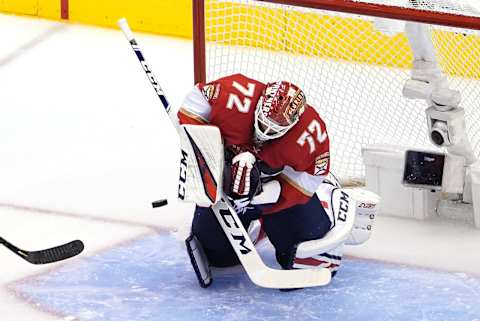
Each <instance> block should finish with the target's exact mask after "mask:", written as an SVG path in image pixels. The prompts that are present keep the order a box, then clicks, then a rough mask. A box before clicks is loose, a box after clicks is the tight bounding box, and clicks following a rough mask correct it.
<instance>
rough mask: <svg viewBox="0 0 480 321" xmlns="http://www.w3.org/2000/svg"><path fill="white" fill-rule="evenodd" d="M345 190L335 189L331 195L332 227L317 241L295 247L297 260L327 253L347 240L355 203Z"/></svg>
mask: <svg viewBox="0 0 480 321" xmlns="http://www.w3.org/2000/svg"><path fill="white" fill-rule="evenodd" d="M349 193H350V192H349V191H348V190H346V189H341V188H337V189H335V190H333V193H332V202H331V207H332V212H333V217H334V223H333V224H334V226H333V227H332V229H331V230H330V231H329V232H328V233H327V234H326V235H325V236H324V237H323V238H322V239H319V240H313V241H306V242H302V243H300V244H299V245H298V247H297V253H296V257H297V258H308V257H312V256H315V255H318V254H319V253H324V252H328V251H330V250H333V249H335V248H337V247H338V246H340V245H342V244H343V243H344V242H345V241H346V240H347V238H348V236H349V234H350V232H351V231H352V228H353V225H354V223H355V210H356V201H355V200H354V199H353V198H352V197H351V196H350V195H349Z"/></svg>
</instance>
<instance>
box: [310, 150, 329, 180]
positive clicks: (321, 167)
mask: <svg viewBox="0 0 480 321" xmlns="http://www.w3.org/2000/svg"><path fill="white" fill-rule="evenodd" d="M329 161H330V153H329V152H326V153H323V154H322V155H320V156H318V157H317V158H316V159H315V172H314V175H316V176H321V175H325V174H326V172H327V169H328V162H329Z"/></svg>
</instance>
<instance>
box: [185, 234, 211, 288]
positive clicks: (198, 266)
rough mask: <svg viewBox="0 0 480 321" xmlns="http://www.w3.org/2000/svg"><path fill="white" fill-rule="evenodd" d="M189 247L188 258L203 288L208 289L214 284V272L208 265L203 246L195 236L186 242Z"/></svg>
mask: <svg viewBox="0 0 480 321" xmlns="http://www.w3.org/2000/svg"><path fill="white" fill-rule="evenodd" d="M185 245H186V246H187V252H188V256H189V257H190V262H191V263H192V267H193V270H194V271H195V274H196V275H197V279H198V282H199V283H200V286H201V287H202V288H207V287H209V286H210V285H211V284H212V281H213V279H212V272H211V270H210V264H209V263H208V259H207V256H206V255H205V252H204V251H203V247H202V244H201V243H200V241H198V239H197V238H196V237H195V235H193V234H190V236H189V237H188V238H187V239H186V240H185Z"/></svg>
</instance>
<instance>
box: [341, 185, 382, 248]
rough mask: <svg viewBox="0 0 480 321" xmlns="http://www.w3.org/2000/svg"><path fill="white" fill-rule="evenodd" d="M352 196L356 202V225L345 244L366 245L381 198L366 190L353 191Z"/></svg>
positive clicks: (351, 191)
mask: <svg viewBox="0 0 480 321" xmlns="http://www.w3.org/2000/svg"><path fill="white" fill-rule="evenodd" d="M350 195H351V196H352V198H353V199H355V201H356V209H355V223H354V225H353V229H352V231H351V232H350V235H349V236H348V239H347V241H346V242H345V244H346V245H359V244H363V243H365V242H366V241H367V240H368V239H369V238H370V236H371V234H372V228H373V223H374V222H375V217H376V215H377V211H378V204H379V202H380V197H379V196H378V195H377V194H375V193H373V192H370V191H367V190H364V189H352V190H350Z"/></svg>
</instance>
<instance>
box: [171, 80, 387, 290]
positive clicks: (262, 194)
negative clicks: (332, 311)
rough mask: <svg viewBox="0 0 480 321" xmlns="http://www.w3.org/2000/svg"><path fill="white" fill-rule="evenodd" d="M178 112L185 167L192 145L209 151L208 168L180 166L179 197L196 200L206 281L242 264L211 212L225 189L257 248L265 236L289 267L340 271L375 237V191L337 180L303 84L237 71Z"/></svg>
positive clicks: (205, 87) (197, 92) (196, 245)
mask: <svg viewBox="0 0 480 321" xmlns="http://www.w3.org/2000/svg"><path fill="white" fill-rule="evenodd" d="M177 116H178V119H179V122H180V124H181V126H180V128H181V129H182V128H183V131H181V135H180V136H181V145H182V154H183V156H182V164H183V165H185V166H186V162H187V156H186V155H187V154H188V152H186V151H187V150H189V151H195V150H209V151H210V152H209V155H210V156H208V157H207V159H198V157H197V159H196V160H195V162H196V163H195V164H196V167H199V168H200V167H203V170H202V171H193V172H192V170H187V169H186V168H184V169H183V170H181V175H180V181H181V184H180V187H179V197H180V198H182V199H185V200H190V201H194V202H195V203H196V207H195V212H194V215H193V221H192V225H191V235H190V237H189V238H188V239H187V240H186V244H187V249H188V251H189V254H190V258H191V260H192V265H193V267H194V269H195V272H196V274H197V277H198V280H199V282H200V285H201V286H202V287H207V286H209V285H210V284H211V282H212V277H211V272H210V267H211V266H214V267H229V266H234V265H237V264H239V263H240V261H239V258H238V255H237V254H236V253H235V251H234V250H233V248H232V245H231V243H230V242H229V240H228V239H227V236H226V235H225V232H224V230H222V227H221V226H220V223H219V220H218V218H217V217H216V216H215V215H214V213H213V210H212V205H213V204H215V203H216V202H218V201H219V200H220V196H219V195H220V194H222V195H226V197H227V198H228V200H229V202H230V204H232V206H233V208H234V210H235V212H236V214H238V217H239V219H240V221H241V223H242V224H243V227H244V228H245V229H246V230H247V231H248V233H249V235H250V238H251V240H252V241H253V243H254V244H258V243H259V242H260V241H261V240H263V239H267V238H268V240H269V241H270V242H271V244H272V245H273V247H274V249H275V257H276V260H277V261H278V264H279V265H280V266H281V268H282V269H284V270H291V269H328V270H329V272H330V273H331V276H332V277H333V276H334V275H335V274H336V273H337V271H338V270H339V268H340V266H341V263H342V253H343V247H344V246H345V245H356V244H361V243H363V242H365V241H367V240H368V239H369V237H370V233H371V227H372V225H373V221H374V218H375V214H376V205H377V203H378V201H379V200H378V196H376V195H375V194H373V193H370V192H368V191H365V190H353V189H352V190H349V189H343V188H342V187H341V186H340V184H339V182H338V181H337V179H336V178H335V177H334V175H333V174H332V173H331V172H330V146H329V137H328V134H327V128H326V124H325V123H324V121H323V120H322V118H321V117H320V115H319V114H318V112H317V111H316V110H315V108H314V107H313V106H311V105H309V104H308V103H307V99H306V95H305V93H304V92H303V91H302V90H301V89H300V88H299V87H298V86H296V85H294V84H292V83H290V82H287V81H276V82H271V83H267V84H264V83H262V82H259V81H257V80H254V79H250V78H248V77H246V76H244V75H241V74H235V75H230V76H227V77H224V78H221V79H218V80H215V81H212V82H209V83H199V84H197V85H196V86H195V87H194V88H193V89H192V90H191V91H190V92H189V93H188V94H187V96H186V98H185V99H184V102H183V104H182V106H181V108H180V109H179V111H178V114H177ZM207 128H208V130H206V129H207ZM201 129H205V130H201ZM207 154H208V152H207ZM205 168H207V169H208V170H205ZM187 172H188V173H187ZM182 173H183V174H182ZM202 173H203V174H202ZM205 173H206V174H205ZM187 174H188V175H187ZM219 180H220V183H218V184H215V182H216V181H219ZM219 189H222V190H221V192H220V191H219Z"/></svg>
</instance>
